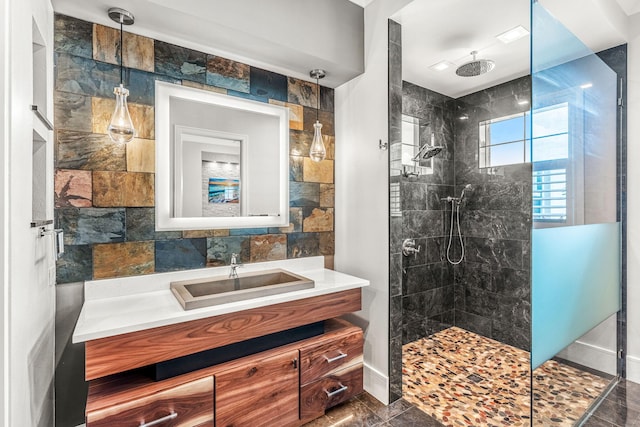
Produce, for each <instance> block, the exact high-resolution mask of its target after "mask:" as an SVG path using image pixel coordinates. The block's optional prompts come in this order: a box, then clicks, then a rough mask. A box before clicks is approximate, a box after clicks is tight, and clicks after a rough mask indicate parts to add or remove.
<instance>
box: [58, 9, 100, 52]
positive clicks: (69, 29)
mask: <svg viewBox="0 0 640 427" xmlns="http://www.w3.org/2000/svg"><path fill="white" fill-rule="evenodd" d="M53 25H54V30H53V40H54V41H53V48H54V50H55V51H56V52H64V53H68V54H69V55H75V56H82V57H84V58H91V57H92V50H93V49H92V43H91V39H92V33H93V24H92V23H91V22H87V21H83V20H80V19H76V18H72V17H70V16H66V15H60V14H56V15H55V17H54V24H53Z"/></svg>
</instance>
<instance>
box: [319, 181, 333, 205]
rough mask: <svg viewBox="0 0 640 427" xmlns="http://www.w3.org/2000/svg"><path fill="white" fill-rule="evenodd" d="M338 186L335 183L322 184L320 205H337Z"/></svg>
mask: <svg viewBox="0 0 640 427" xmlns="http://www.w3.org/2000/svg"><path fill="white" fill-rule="evenodd" d="M335 192H336V186H335V185H334V184H320V207H321V208H332V207H333V206H334V205H335Z"/></svg>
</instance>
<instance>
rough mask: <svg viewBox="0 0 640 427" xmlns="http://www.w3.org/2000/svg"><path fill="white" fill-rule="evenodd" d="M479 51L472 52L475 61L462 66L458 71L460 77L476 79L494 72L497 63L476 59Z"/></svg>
mask: <svg viewBox="0 0 640 427" xmlns="http://www.w3.org/2000/svg"><path fill="white" fill-rule="evenodd" d="M477 54H478V51H476V50H474V51H473V52H471V55H472V56H473V60H472V61H470V62H467V63H465V64H462V65H461V66H459V67H458V68H457V69H456V74H457V75H459V76H460V77H475V76H479V75H482V74H485V73H488V72H489V71H491V70H493V68H494V67H495V66H496V63H495V62H493V61H492V60H490V59H476V55H477Z"/></svg>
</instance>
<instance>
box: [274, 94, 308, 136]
mask: <svg viewBox="0 0 640 427" xmlns="http://www.w3.org/2000/svg"><path fill="white" fill-rule="evenodd" d="M269 104H273V105H279V106H280V107H286V108H288V109H289V129H292V130H302V129H303V127H304V124H303V122H302V121H303V119H304V108H303V107H302V105H298V104H292V103H290V102H282V101H277V100H275V99H270V100H269Z"/></svg>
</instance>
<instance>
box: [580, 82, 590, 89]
mask: <svg viewBox="0 0 640 427" xmlns="http://www.w3.org/2000/svg"><path fill="white" fill-rule="evenodd" d="M592 86H593V83H585V84H583V85H580V89H589V88H590V87H592Z"/></svg>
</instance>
